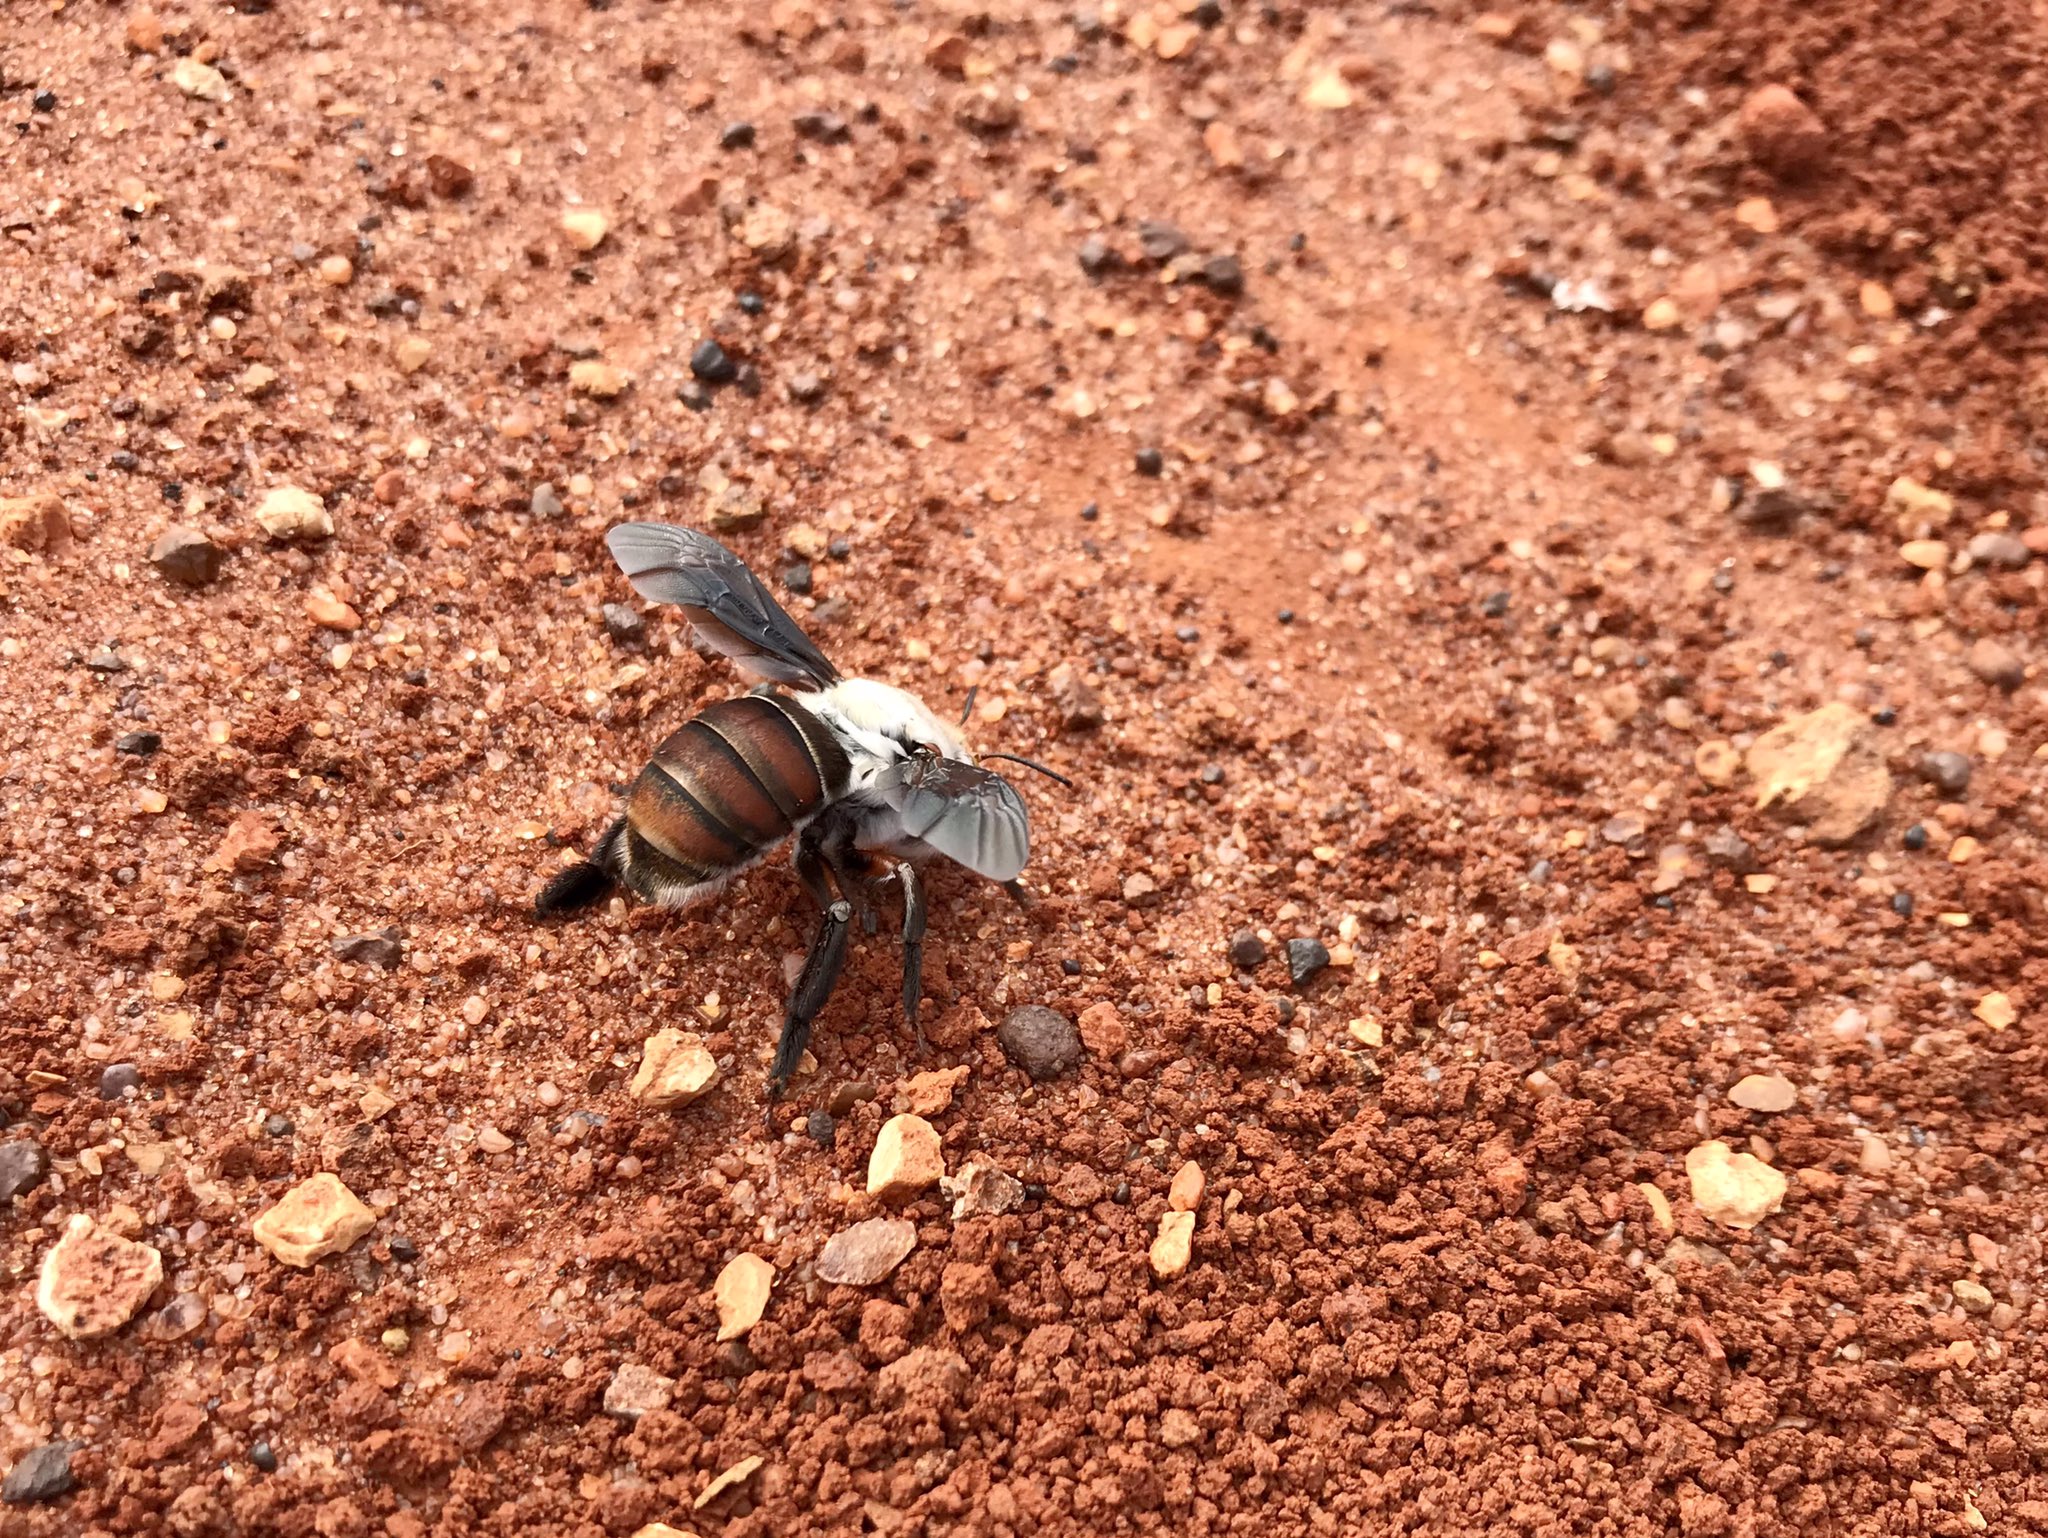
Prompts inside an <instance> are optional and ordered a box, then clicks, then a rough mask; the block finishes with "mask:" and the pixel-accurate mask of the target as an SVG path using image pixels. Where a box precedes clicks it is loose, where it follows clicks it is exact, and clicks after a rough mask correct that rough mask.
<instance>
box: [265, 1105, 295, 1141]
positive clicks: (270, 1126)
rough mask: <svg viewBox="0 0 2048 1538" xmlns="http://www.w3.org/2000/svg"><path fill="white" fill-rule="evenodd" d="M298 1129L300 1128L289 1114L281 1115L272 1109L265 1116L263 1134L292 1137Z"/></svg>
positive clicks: (266, 1135)
mask: <svg viewBox="0 0 2048 1538" xmlns="http://www.w3.org/2000/svg"><path fill="white" fill-rule="evenodd" d="M296 1131H298V1128H297V1127H296V1126H295V1125H294V1124H293V1122H292V1119H291V1118H290V1117H289V1116H280V1115H279V1114H278V1113H277V1112H275V1111H272V1112H271V1113H270V1114H269V1115H268V1116H266V1117H264V1118H263V1135H264V1136H265V1137H290V1136H291V1135H292V1134H293V1133H294V1132H296Z"/></svg>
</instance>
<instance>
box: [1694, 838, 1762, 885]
mask: <svg viewBox="0 0 2048 1538" xmlns="http://www.w3.org/2000/svg"><path fill="white" fill-rule="evenodd" d="M1704 843H1705V848H1706V851H1707V858H1708V859H1709V860H1710V861H1712V862H1713V863H1714V864H1716V865H1718V866H1720V867H1721V868H1722V869H1723V870H1732V871H1734V872H1735V874H1736V875H1738V876H1746V875H1748V874H1749V873H1750V872H1751V871H1753V870H1755V869H1756V848H1755V846H1754V845H1752V844H1751V843H1750V841H1749V840H1748V839H1746V838H1744V837H1743V836H1742V835H1741V834H1740V833H1737V832H1736V831H1735V830H1734V829H1733V828H1729V827H1720V828H1716V829H1714V831H1713V832H1711V833H1709V834H1708V835H1707V836H1706V839H1705V841H1704Z"/></svg>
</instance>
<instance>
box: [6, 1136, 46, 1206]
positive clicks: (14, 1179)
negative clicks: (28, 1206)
mask: <svg viewBox="0 0 2048 1538" xmlns="http://www.w3.org/2000/svg"><path fill="white" fill-rule="evenodd" d="M49 1168H50V1156H49V1155H48V1154H46V1153H44V1152H43V1145H42V1144H41V1143H32V1142H28V1141H26V1140H23V1141H20V1142H14V1143H0V1202H4V1201H11V1200H12V1199H13V1198H15V1197H17V1196H19V1195H21V1193H22V1192H24V1191H33V1190H34V1189H35V1188H36V1187H37V1186H39V1185H41V1184H42V1183H43V1176H44V1175H45V1174H46V1173H47V1172H48V1171H49Z"/></svg>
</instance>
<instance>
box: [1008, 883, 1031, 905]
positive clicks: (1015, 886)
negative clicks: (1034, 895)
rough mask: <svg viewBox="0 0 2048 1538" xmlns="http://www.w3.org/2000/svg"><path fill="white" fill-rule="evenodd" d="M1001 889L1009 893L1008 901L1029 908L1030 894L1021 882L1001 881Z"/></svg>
mask: <svg viewBox="0 0 2048 1538" xmlns="http://www.w3.org/2000/svg"><path fill="white" fill-rule="evenodd" d="M1003 890H1004V891H1005V892H1008V893H1009V894H1010V901H1011V902H1013V903H1015V904H1016V905H1017V906H1018V907H1020V908H1029V907H1030V906H1031V894H1030V893H1029V892H1027V891H1025V890H1024V883H1023V882H1021V881H1005V882H1004V883H1003Z"/></svg>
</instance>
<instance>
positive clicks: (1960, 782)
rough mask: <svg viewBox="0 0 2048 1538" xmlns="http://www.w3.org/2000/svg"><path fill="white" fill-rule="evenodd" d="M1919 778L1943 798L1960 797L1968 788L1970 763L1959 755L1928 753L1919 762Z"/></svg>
mask: <svg viewBox="0 0 2048 1538" xmlns="http://www.w3.org/2000/svg"><path fill="white" fill-rule="evenodd" d="M1920 778H1921V779H1923V780H1925V781H1927V783H1928V784H1930V785H1932V786H1933V787H1934V788H1935V789H1936V790H1938V791H1940V792H1941V793H1942V794H1943V795H1944V796H1960V795H1961V794H1962V793H1963V792H1964V791H1966V790H1968V789H1969V788H1970V761H1969V760H1968V759H1967V758H1965V757H1964V756H1963V755H1962V754H1960V753H1948V752H1943V753H1928V754H1925V755H1923V756H1922V757H1921V760H1920Z"/></svg>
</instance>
